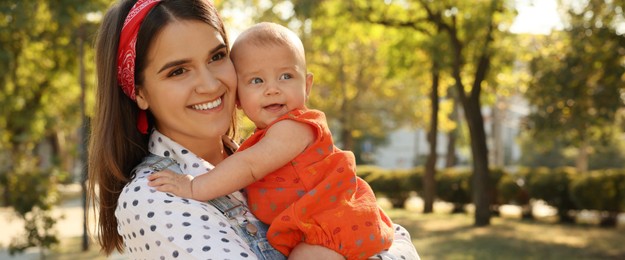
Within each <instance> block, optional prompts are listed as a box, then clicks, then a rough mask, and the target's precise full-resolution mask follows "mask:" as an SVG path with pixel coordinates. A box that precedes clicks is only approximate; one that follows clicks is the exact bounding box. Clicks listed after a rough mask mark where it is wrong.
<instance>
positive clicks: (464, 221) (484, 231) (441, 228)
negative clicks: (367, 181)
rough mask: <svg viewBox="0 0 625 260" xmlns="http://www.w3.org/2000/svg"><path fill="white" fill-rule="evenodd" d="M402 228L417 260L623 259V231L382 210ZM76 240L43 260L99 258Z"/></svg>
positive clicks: (495, 218) (624, 235)
mask: <svg viewBox="0 0 625 260" xmlns="http://www.w3.org/2000/svg"><path fill="white" fill-rule="evenodd" d="M386 211H387V213H388V214H389V215H390V217H391V218H392V219H393V221H395V222H397V223H399V224H401V225H403V226H405V227H406V228H407V229H408V230H409V231H410V234H411V236H412V242H413V243H414V245H415V246H416V247H417V250H418V251H419V254H420V256H421V258H422V259H425V260H430V259H625V230H623V229H615V228H600V227H596V226H584V225H562V224H551V223H545V222H540V221H524V220H519V219H506V218H499V217H493V218H492V219H491V225H490V226H487V227H479V228H477V227H474V226H473V218H472V216H470V215H465V214H453V215H452V214H447V213H434V214H428V215H424V214H421V213H415V212H409V211H406V210H386ZM80 241H81V240H80V238H78V237H77V238H74V239H65V240H63V241H62V244H61V246H59V247H58V248H57V249H55V250H54V251H53V252H52V253H51V255H50V257H49V259H67V260H75V259H105V258H104V257H102V256H100V255H99V253H98V249H97V246H95V245H92V246H91V250H90V251H89V252H80V245H81V244H80Z"/></svg>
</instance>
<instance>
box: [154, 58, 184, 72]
mask: <svg viewBox="0 0 625 260" xmlns="http://www.w3.org/2000/svg"><path fill="white" fill-rule="evenodd" d="M187 62H189V60H188V59H184V60H175V61H170V62H168V63H165V65H163V67H161V69H160V70H158V72H157V74H158V73H161V72H162V71H164V70H166V69H168V68H171V67H175V66H178V65H181V64H185V63H187Z"/></svg>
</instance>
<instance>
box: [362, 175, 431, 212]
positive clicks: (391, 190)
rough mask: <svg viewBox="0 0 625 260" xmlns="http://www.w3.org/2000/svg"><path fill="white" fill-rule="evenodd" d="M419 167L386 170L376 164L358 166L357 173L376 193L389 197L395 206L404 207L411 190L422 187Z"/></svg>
mask: <svg viewBox="0 0 625 260" xmlns="http://www.w3.org/2000/svg"><path fill="white" fill-rule="evenodd" d="M422 173H423V171H422V170H419V168H414V169H408V170H385V169H382V168H379V167H375V166H364V167H361V166H358V170H357V175H358V176H360V177H361V178H363V179H364V180H365V181H367V182H368V183H369V185H370V186H371V189H373V191H374V192H375V193H376V194H379V195H382V196H384V197H386V198H388V199H389V200H390V201H391V203H392V204H393V207H395V208H402V207H403V206H404V203H405V202H406V200H407V199H408V197H409V196H410V192H412V191H417V190H420V189H421V186H422V185H421V183H422V181H421V176H422Z"/></svg>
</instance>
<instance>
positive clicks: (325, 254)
mask: <svg viewBox="0 0 625 260" xmlns="http://www.w3.org/2000/svg"><path fill="white" fill-rule="evenodd" d="M289 259H290V260H313V259H314V260H316V259H326V260H334V259H336V260H345V257H343V256H342V255H340V254H339V253H337V252H336V251H334V250H332V249H329V248H327V247H323V246H318V245H311V244H306V243H299V244H297V246H295V248H293V250H292V251H291V254H289Z"/></svg>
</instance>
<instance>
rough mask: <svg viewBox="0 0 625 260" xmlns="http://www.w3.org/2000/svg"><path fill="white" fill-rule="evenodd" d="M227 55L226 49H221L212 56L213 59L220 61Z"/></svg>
mask: <svg viewBox="0 0 625 260" xmlns="http://www.w3.org/2000/svg"><path fill="white" fill-rule="evenodd" d="M225 57H226V52H225V51H221V52H218V53H216V54H215V55H213V57H211V61H218V60H221V59H223V58H225Z"/></svg>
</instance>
